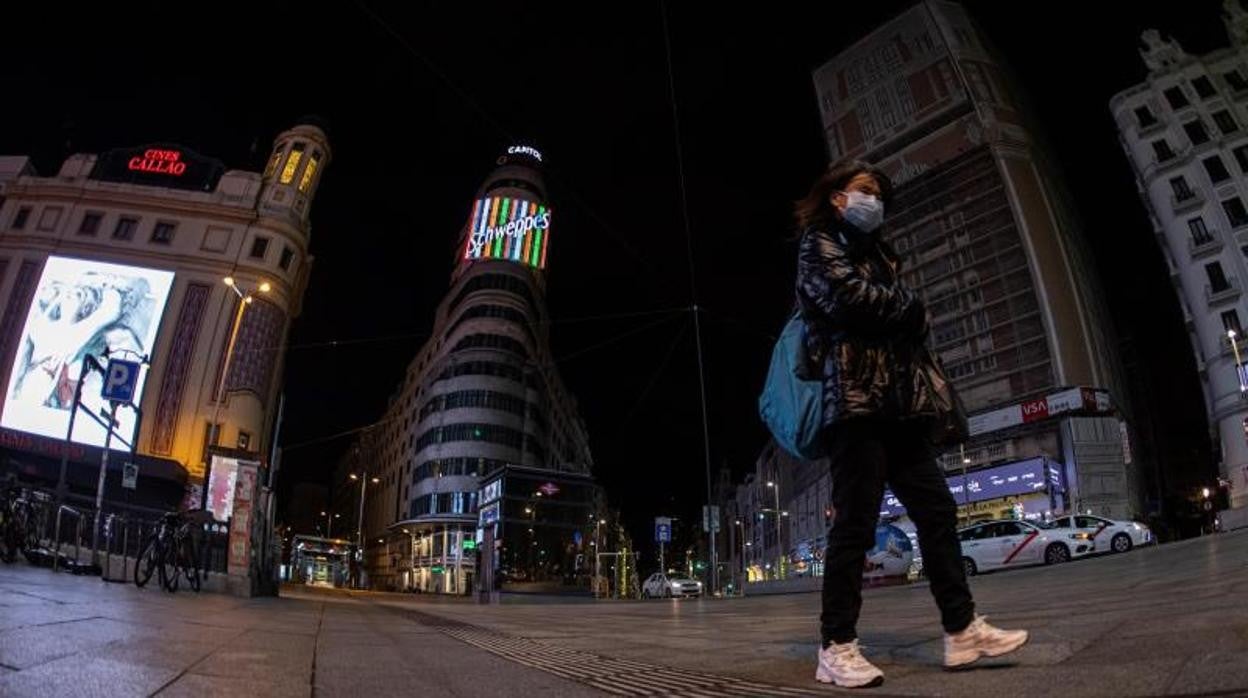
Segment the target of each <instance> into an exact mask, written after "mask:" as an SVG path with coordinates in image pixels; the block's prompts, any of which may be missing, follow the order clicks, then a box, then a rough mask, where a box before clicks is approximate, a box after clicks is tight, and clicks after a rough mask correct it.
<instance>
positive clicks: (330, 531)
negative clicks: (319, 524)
mask: <svg viewBox="0 0 1248 698" xmlns="http://www.w3.org/2000/svg"><path fill="white" fill-rule="evenodd" d="M321 516H324V517H325V521H326V523H325V537H326V538H333V537H334V519H339V518H342V514H334V515H333V516H330V515H329V512H327V511H322V512H321Z"/></svg>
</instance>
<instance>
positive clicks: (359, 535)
mask: <svg viewBox="0 0 1248 698" xmlns="http://www.w3.org/2000/svg"><path fill="white" fill-rule="evenodd" d="M366 487H368V473H364V474H362V475H360V517H359V520H358V521H357V523H356V527H355V544H356V547H357V548H358V549H359V551H360V562H359V564H358V565H357V567H356V572H355V581H356V584H357V585H358V586H362V585H360V582H361V581H362V575H361V574H360V573H361V571H362V570H363V568H364V488H366Z"/></svg>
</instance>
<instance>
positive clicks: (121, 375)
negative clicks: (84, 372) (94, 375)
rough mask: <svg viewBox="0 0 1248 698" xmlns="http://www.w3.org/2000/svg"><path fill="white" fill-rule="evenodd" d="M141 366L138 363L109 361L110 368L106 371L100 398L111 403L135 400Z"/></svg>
mask: <svg viewBox="0 0 1248 698" xmlns="http://www.w3.org/2000/svg"><path fill="white" fill-rule="evenodd" d="M140 370H141V366H140V364H139V363H138V362H137V361H122V360H121V359H109V360H108V368H106V369H105V370H104V386H103V387H102V388H100V397H102V398H104V399H105V400H108V401H109V402H130V401H132V400H134V389H135V386H137V385H138V383H139V371H140Z"/></svg>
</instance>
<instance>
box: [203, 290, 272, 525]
mask: <svg viewBox="0 0 1248 698" xmlns="http://www.w3.org/2000/svg"><path fill="white" fill-rule="evenodd" d="M222 281H223V282H225V285H226V286H227V287H229V289H230V290H231V291H233V292H234V293H235V295H237V296H238V298H239V303H238V312H236V313H234V325H233V327H232V328H231V329H230V343H229V344H228V345H226V348H225V363H224V364H222V366H221V380H220V381H219V382H218V383H217V392H216V393H215V394H214V395H213V402H214V403H216V405H215V406H214V407H213V410H212V421H211V422H209V424H208V429H209V430H210V432H211V436H212V440H211V442H210V445H213V446H216V445H219V444H220V441H221V427H220V425H219V424H218V423H217V420H218V419H220V418H221V403H222V402H224V401H225V379H226V378H227V377H228V376H229V375H230V363H231V362H232V361H233V360H234V345H235V344H236V343H237V342H238V328H239V326H241V325H242V322H243V311H245V310H246V309H247V306H249V305H251V303H252V301H253V300H254V299H255V297H254V296H253V295H252V293H251V292H250V291H247V292H244V291H243V290H242V289H240V288H239V286H238V282H237V281H235V280H234V277H232V276H227V277H225V278H224V279H222ZM256 290H257V291H259V292H260V293H268V292H269V291H272V290H273V287H272V286H271V285H270V284H269V282H267V281H262V282H261V283H260V285H259V286H257V287H256ZM204 460H205V461H207V460H208V454H207V453H205V454H204ZM204 484H205V487H204V498H205V501H207V496H208V488H207V487H206V485H207V483H206V482H205V483H204Z"/></svg>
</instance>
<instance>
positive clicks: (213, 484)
mask: <svg viewBox="0 0 1248 698" xmlns="http://www.w3.org/2000/svg"><path fill="white" fill-rule="evenodd" d="M242 463H245V464H247V465H249V466H251V467H253V468H254V467H258V466H259V465H260V464H259V463H258V462H256V461H240V460H239V459H237V458H227V457H226V456H219V455H216V454H213V456H212V462H211V464H210V467H209V468H208V499H207V501H206V502H205V507H204V508H206V509H207V510H208V511H210V512H212V518H213V520H214V521H229V520H230V517H231V516H233V515H234V491H235V490H236V489H237V486H238V473H239V465H240V464H242ZM195 506H196V507H198V506H199V502H196V503H195Z"/></svg>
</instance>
